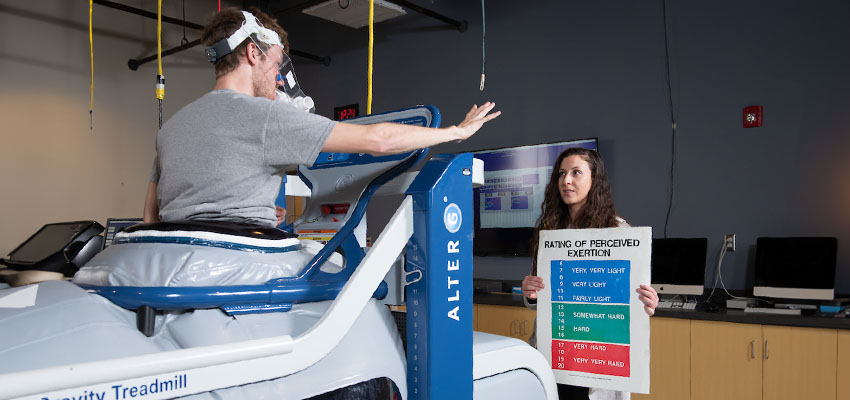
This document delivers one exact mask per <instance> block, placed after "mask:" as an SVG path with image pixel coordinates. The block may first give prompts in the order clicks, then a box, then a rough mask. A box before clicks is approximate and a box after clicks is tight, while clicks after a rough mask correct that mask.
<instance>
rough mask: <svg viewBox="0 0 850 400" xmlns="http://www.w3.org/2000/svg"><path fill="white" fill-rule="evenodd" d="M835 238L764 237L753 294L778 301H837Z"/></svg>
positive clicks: (759, 246)
mask: <svg viewBox="0 0 850 400" xmlns="http://www.w3.org/2000/svg"><path fill="white" fill-rule="evenodd" d="M837 254H838V239H836V238H834V237H760V238H758V239H757V240H756V262H755V275H754V282H753V284H754V285H753V294H754V295H755V296H756V297H770V298H774V299H804V300H832V299H833V298H834V297H835V263H836V257H837Z"/></svg>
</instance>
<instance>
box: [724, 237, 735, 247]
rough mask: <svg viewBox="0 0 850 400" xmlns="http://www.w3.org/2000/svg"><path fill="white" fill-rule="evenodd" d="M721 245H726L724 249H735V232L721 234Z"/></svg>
mask: <svg viewBox="0 0 850 400" xmlns="http://www.w3.org/2000/svg"><path fill="white" fill-rule="evenodd" d="M723 245H724V246H726V251H735V234H734V233H727V234H725V235H723Z"/></svg>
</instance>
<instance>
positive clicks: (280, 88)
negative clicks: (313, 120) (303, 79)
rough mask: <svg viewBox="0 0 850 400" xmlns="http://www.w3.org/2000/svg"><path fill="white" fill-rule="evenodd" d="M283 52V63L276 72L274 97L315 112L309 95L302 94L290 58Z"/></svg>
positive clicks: (314, 106)
mask: <svg viewBox="0 0 850 400" xmlns="http://www.w3.org/2000/svg"><path fill="white" fill-rule="evenodd" d="M282 54H283V63H282V64H281V65H280V70H279V71H278V73H277V89H276V90H275V91H274V93H275V98H276V99H277V100H279V101H285V102H287V103H290V104H292V105H293V106H295V108H298V109H299V110H304V111H307V112H311V113H313V112H316V105H315V103H313V99H312V98H311V97H310V96H307V95H306V94H304V92H303V91H302V90H301V86H300V85H298V79H296V78H295V69H293V68H292V60H291V59H290V58H289V56H287V55H286V53H282Z"/></svg>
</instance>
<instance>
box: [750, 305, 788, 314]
mask: <svg viewBox="0 0 850 400" xmlns="http://www.w3.org/2000/svg"><path fill="white" fill-rule="evenodd" d="M744 312H745V313H762V314H784V315H800V314H801V312H800V310H791V309H788V308H765V307H747V308H745V309H744Z"/></svg>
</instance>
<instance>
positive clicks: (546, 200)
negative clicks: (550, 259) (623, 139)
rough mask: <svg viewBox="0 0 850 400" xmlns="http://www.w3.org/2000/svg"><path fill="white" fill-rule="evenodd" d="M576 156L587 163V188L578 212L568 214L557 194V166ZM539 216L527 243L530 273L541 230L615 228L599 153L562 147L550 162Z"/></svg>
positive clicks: (608, 186) (568, 211)
mask: <svg viewBox="0 0 850 400" xmlns="http://www.w3.org/2000/svg"><path fill="white" fill-rule="evenodd" d="M574 155H577V156H580V157H581V158H583V159H584V160H585V161H587V164H588V166H589V167H590V178H591V181H590V191H588V193H587V201H586V203H585V204H584V206H583V207H582V208H581V211H580V212H579V213H578V215H570V210H569V207H568V206H567V205H566V204H564V200H563V199H562V198H561V191H560V189H559V188H558V180H560V179H563V178H561V177H560V174H559V170H560V169H561V162H562V161H563V160H564V159H565V158H567V157H569V156H574ZM540 208H541V212H540V217H539V218H538V219H537V226H536V227H535V229H534V237H533V239H532V243H531V249H532V253H531V257H532V267H531V274H532V275H536V274H537V246H538V245H539V237H540V231H541V230H550V229H566V228H567V227H571V228H575V229H587V228H615V227H617V226H619V223H618V222H617V210H616V209H615V208H614V198H613V196H612V195H611V185H610V184H609V183H608V173H607V172H606V171H605V163H604V162H603V161H602V156H600V155H599V153H597V152H596V151H594V150H588V149H582V148H570V149H566V150H564V152H562V153H561V155H560V156H558V159H557V160H556V161H555V165H553V166H552V176H551V177H549V183H548V184H547V185H546V189H545V191H544V195H543V203H542V204H541V205H540Z"/></svg>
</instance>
